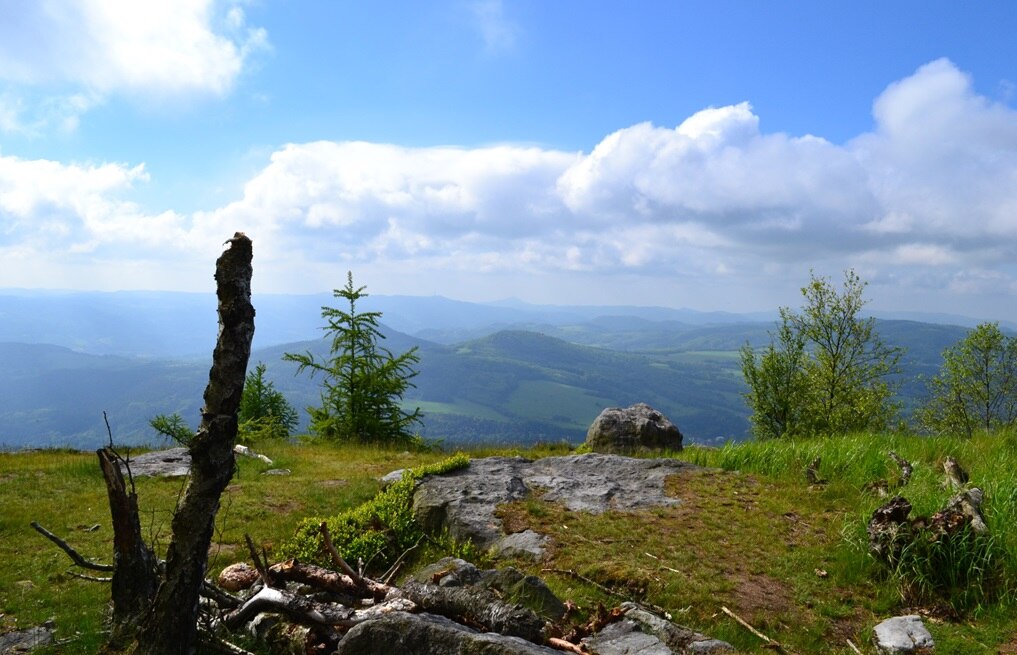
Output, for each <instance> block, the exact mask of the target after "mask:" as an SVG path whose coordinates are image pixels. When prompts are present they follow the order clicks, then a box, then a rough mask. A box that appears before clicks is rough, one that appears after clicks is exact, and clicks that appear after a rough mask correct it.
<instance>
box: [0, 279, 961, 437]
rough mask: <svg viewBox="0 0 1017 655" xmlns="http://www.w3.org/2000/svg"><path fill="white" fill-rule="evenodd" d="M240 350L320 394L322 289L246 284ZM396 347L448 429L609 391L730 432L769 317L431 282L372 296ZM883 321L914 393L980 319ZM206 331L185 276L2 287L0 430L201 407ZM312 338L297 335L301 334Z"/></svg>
mask: <svg viewBox="0 0 1017 655" xmlns="http://www.w3.org/2000/svg"><path fill="white" fill-rule="evenodd" d="M254 303H255V307H256V309H257V312H258V315H257V319H256V322H257V329H256V337H255V351H254V353H253V354H252V357H251V362H252V366H253V365H254V364H255V363H257V362H259V361H262V362H264V363H265V364H266V365H267V368H268V376H269V378H270V379H272V380H273V381H274V382H275V384H276V387H277V388H278V389H279V390H280V391H282V392H283V393H285V394H286V396H287V398H288V399H289V400H290V402H291V403H292V404H293V405H294V406H296V407H298V408H303V407H305V406H308V405H311V404H316V403H317V402H318V392H317V381H315V380H311V379H309V378H308V377H306V376H300V377H296V376H294V371H295V367H294V366H293V365H292V364H290V363H287V362H283V361H281V357H282V354H283V353H284V352H294V351H296V352H303V351H306V350H310V351H312V352H315V353H317V354H319V355H326V354H327V352H326V351H327V344H326V343H325V341H324V340H323V339H320V338H317V337H318V335H319V334H320V329H319V327H320V325H321V319H320V308H321V306H322V305H324V304H329V305H331V304H333V301H332V298H331V296H330V295H326V294H320V295H314V296H279V295H269V296H260V297H259V296H256V297H255V298H254ZM363 309H365V310H374V311H381V312H383V317H382V320H383V322H384V323H385V324H386V327H385V329H384V331H385V333H386V335H387V336H388V338H387V339H386V340H385V342H384V344H383V345H385V346H386V347H388V348H390V349H391V350H393V351H394V352H401V351H403V350H406V349H408V348H410V347H414V346H415V347H418V348H419V354H420V357H421V362H420V365H419V370H420V374H419V376H418V377H417V378H416V379H415V380H414V382H415V383H416V385H417V386H416V388H415V389H413V390H412V391H411V392H410V393H409V394H407V397H406V401H407V403H408V404H411V405H414V406H417V405H419V406H420V407H421V408H422V409H423V411H424V415H425V423H424V426H423V428H422V434H423V435H424V436H425V437H428V438H432V439H441V440H444V441H445V442H448V443H456V442H516V443H532V442H534V441H540V440H550V441H558V440H562V439H565V440H569V441H572V442H578V441H581V440H582V439H583V437H584V436H585V431H586V427H587V426H588V425H589V424H590V422H592V420H593V419H594V418H595V417H596V415H597V414H598V413H599V412H600V411H601V410H602V409H603V408H605V407H609V406H624V405H628V404H632V403H635V402H648V403H650V404H651V405H653V406H654V407H657V408H658V409H660V410H661V411H663V412H664V413H665V414H667V415H668V416H669V417H670V418H671V419H672V420H673V421H674V422H675V423H676V424H677V425H678V426H679V428H680V429H681V430H682V431H683V433H684V434H685V435H686V437H687V439H689V440H691V441H699V442H711V443H713V442H719V441H723V440H726V439H735V440H738V439H742V438H744V437H745V436H746V434H747V430H748V410H747V408H746V406H745V403H744V400H743V398H742V393H743V392H744V383H743V381H742V378H741V373H740V365H739V360H738V349H739V348H740V347H741V346H742V345H744V344H745V343H751V344H753V345H756V346H759V345H764V344H765V343H767V342H768V340H769V337H768V331H769V330H770V329H772V327H773V320H774V317H773V316H766V315H745V316H741V315H735V314H724V313H698V312H694V311H692V310H678V309H667V308H656V307H649V308H647V307H548V306H537V305H527V304H525V303H520V302H517V301H506V302H503V303H497V304H476V303H467V302H461V301H454V300H449V299H447V298H441V297H437V296H435V297H411V296H370V297H369V298H368V299H367V302H365V303H364V305H363ZM949 320H952V321H953V322H954V323H956V324H955V325H945V324H941V323H933V322H917V321H905V320H880V321H879V330H880V334H881V335H882V336H883V337H884V339H885V340H886V341H887V342H889V343H892V344H895V345H902V346H905V347H907V348H908V354H907V356H906V358H905V361H904V365H905V375H904V376H903V385H902V388H901V396H902V399H903V400H904V402H905V405H906V406H913V405H914V404H915V403H916V402H918V400H919V399H920V397H921V395H922V393H923V389H924V387H923V385H922V383H921V382H920V380H919V376H930V375H933V374H935V373H936V372H937V371H938V368H939V365H940V362H941V353H942V351H943V349H944V348H946V347H947V346H949V345H952V344H953V343H955V342H956V341H958V340H959V339H961V338H963V336H964V335H965V334H966V327H965V326H970V325H974V324H975V323H976V321H972V320H971V319H963V318H961V317H949ZM215 334H216V316H215V299H214V297H207V296H205V295H199V294H181V293H140V292H130V293H60V292H47V293H36V292H0V447H8V448H11V447H25V446H43V445H46V446H70V447H77V448H94V447H97V446H99V445H101V444H102V443H105V441H106V440H107V436H106V428H105V425H104V423H103V419H102V412H103V410H106V412H107V414H108V416H109V419H110V423H111V427H112V429H113V431H114V437H115V438H116V440H117V441H118V442H128V443H147V442H152V441H153V440H155V439H156V436H155V434H154V432H153V431H152V430H151V429H150V428H149V427H148V419H149V418H151V417H152V416H154V415H155V414H166V413H173V412H180V413H181V414H182V415H183V416H184V417H185V418H186V419H188V420H189V421H191V422H192V423H196V422H197V416H198V410H199V408H200V405H201V393H202V391H203V389H204V385H205V382H206V379H207V374H208V366H209V363H210V357H211V349H212V346H213V343H214V339H215ZM309 339H310V340H309Z"/></svg>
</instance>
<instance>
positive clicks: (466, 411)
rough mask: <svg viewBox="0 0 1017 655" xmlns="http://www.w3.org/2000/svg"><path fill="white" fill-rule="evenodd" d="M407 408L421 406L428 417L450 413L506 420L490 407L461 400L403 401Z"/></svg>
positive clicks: (421, 409)
mask: <svg viewBox="0 0 1017 655" xmlns="http://www.w3.org/2000/svg"><path fill="white" fill-rule="evenodd" d="M403 407H404V408H405V409H408V410H411V411H412V409H413V408H414V407H419V408H420V411H421V412H423V413H424V416H425V417H426V416H427V415H428V414H450V415H454V416H469V417H472V418H481V419H489V420H492V421H505V420H507V419H506V417H505V416H503V415H501V414H499V413H498V412H497V411H495V410H494V409H492V408H490V407H485V406H483V405H478V404H477V403H471V402H469V401H465V400H460V401H456V402H454V403H440V402H435V401H431V400H407V401H404V402H403Z"/></svg>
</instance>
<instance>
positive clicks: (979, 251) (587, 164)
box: [0, 60, 1017, 302]
mask: <svg viewBox="0 0 1017 655" xmlns="http://www.w3.org/2000/svg"><path fill="white" fill-rule="evenodd" d="M873 115H874V117H875V128H874V130H873V131H872V132H871V133H867V134H862V135H859V136H858V137H857V138H855V139H853V140H852V141H850V142H848V143H847V144H844V145H838V144H833V143H831V142H829V141H826V140H825V139H823V138H821V137H819V136H813V135H788V134H782V133H766V132H764V131H762V130H761V128H760V120H759V117H758V116H757V115H756V114H755V113H754V112H753V110H752V107H751V106H750V105H749V104H748V103H741V104H737V105H732V106H726V107H712V108H706V109H703V110H702V111H700V112H697V113H696V114H694V115H692V116H689V117H688V118H686V119H685V120H683V121H682V122H681V123H680V124H678V125H677V126H676V127H673V128H671V127H660V126H655V125H652V124H649V123H642V124H638V125H633V126H630V127H626V128H623V129H620V130H618V131H617V132H614V133H613V134H610V135H607V136H606V137H604V138H603V139H602V140H601V142H600V143H598V144H596V146H595V147H593V148H592V150H591V151H589V152H587V153H582V152H580V153H571V152H562V151H556V150H550V149H545V148H539V147H524V146H517V145H501V146H490V147H482V148H455V147H431V148H406V147H401V146H397V145H392V144H378V143H366V142H343V143H334V142H327V141H321V142H312V143H298V144H290V145H287V146H285V147H283V148H280V149H279V150H277V151H276V152H275V153H273V154H272V156H271V160H270V161H269V163H268V164H267V165H266V166H265V167H264V168H263V169H262V170H261V171H260V172H259V173H257V174H256V175H255V176H254V177H252V178H251V179H250V180H249V181H248V182H247V184H246V185H245V187H244V189H243V193H242V195H241V197H239V198H238V199H237V200H236V201H234V202H232V203H230V204H228V205H226V206H223V207H219V208H213V209H210V210H208V211H204V212H198V213H195V214H193V215H187V216H185V215H180V214H177V213H174V212H166V213H164V214H160V215H154V216H153V215H149V214H146V213H144V212H143V211H141V209H140V208H138V207H136V206H134V205H133V204H131V203H130V202H128V201H127V200H124V199H123V198H124V197H126V196H128V195H129V191H130V188H131V186H132V185H133V184H136V183H149V182H147V176H146V173H145V172H144V169H143V168H142V167H140V166H134V167H131V166H126V165H120V164H106V165H102V166H92V167H82V166H71V165H61V164H56V163H54V162H29V161H21V160H16V159H13V158H5V159H3V160H2V161H0V215H2V216H4V218H3V220H4V221H6V222H5V223H3V224H2V225H3V230H4V243H5V244H6V245H7V247H8V248H42V246H41V245H40V244H42V243H44V242H45V243H46V244H48V245H51V244H53V243H56V244H58V247H64V248H66V249H68V251H70V250H71V249H73V250H74V251H75V252H79V253H83V252H95V253H107V252H109V253H112V252H113V251H114V250H115V248H116V247H120V246H122V245H124V244H133V245H134V246H135V247H136V248H137V249H138V251H139V252H141V253H149V254H151V256H153V257H155V255H154V254H152V253H154V250H153V249H154V248H155V247H156V246H155V245H153V242H152V241H151V240H150V238H149V237H150V231H151V230H152V229H153V228H157V229H158V231H160V232H161V233H163V234H165V235H171V237H172V238H171V239H163V241H162V242H161V243H162V246H161V247H164V248H167V247H168V248H170V249H172V250H173V252H172V253H170V254H168V255H167V256H168V257H175V258H177V259H176V261H184V260H187V261H193V260H188V259H187V258H188V257H191V256H194V257H197V256H198V255H199V254H200V256H201V257H202V258H207V257H209V256H210V255H209V251H208V249H209V248H214V247H217V245H218V244H219V243H221V239H222V238H223V235H224V234H230V233H232V231H233V230H235V229H243V230H246V231H247V232H248V233H250V234H252V235H253V236H255V238H256V243H257V244H258V256H259V258H260V260H259V261H260V262H261V266H262V269H260V270H267V271H268V276H269V277H270V278H271V279H272V280H274V281H275V282H276V283H277V284H276V288H278V289H279V290H282V289H285V288H287V284H289V285H295V286H296V288H300V289H301V290H311V289H308V288H307V285H309V284H312V283H314V282H315V281H317V280H318V279H319V277H318V276H320V277H321V278H322V279H324V278H325V277H328V278H329V279H331V280H333V281H334V280H335V279H340V278H341V275H339V274H338V273H341V272H342V271H343V270H345V268H346V267H350V266H358V265H362V264H370V265H371V266H372V267H388V268H390V269H399V270H400V271H401V272H402V273H403V274H404V275H405V276H407V277H410V276H417V277H426V276H429V275H436V274H443V275H446V276H453V277H458V278H460V279H478V278H479V277H482V276H484V275H490V276H492V277H491V279H494V278H495V277H497V276H500V277H498V279H500V280H504V279H511V278H512V276H516V277H519V276H522V275H537V276H545V279H546V276H551V275H567V276H571V277H570V278H569V279H571V280H573V284H575V280H579V279H587V280H596V281H597V282H596V284H600V283H601V282H604V281H606V280H610V279H611V278H614V279H632V277H631V276H648V279H652V280H654V281H655V283H661V281H663V280H680V281H682V282H683V283H684V284H685V285H686V288H688V287H690V285H695V286H696V287H701V288H702V289H707V290H711V291H708V292H707V291H704V293H714V292H713V291H712V290H713V289H716V288H719V285H721V284H723V282H721V281H722V280H729V281H730V282H729V284H732V285H734V286H736V287H737V288H740V289H741V290H742V291H743V292H745V293H750V294H751V293H755V292H756V291H758V292H759V293H763V292H765V291H766V290H767V289H768V287H772V286H777V285H781V284H782V285H784V287H785V288H792V289H793V288H796V287H797V286H798V285H800V283H801V281H802V278H803V276H804V275H805V274H807V271H808V269H809V268H816V269H817V270H818V271H819V272H821V273H824V272H825V273H829V274H833V275H838V273H839V270H840V269H842V268H846V267H856V268H859V270H860V272H862V273H863V275H864V276H865V277H866V278H867V279H872V280H874V281H877V282H879V281H886V282H887V284H892V285H894V286H896V287H899V288H902V289H908V288H910V289H912V290H914V291H915V293H918V292H919V291H920V292H922V293H925V292H926V291H927V290H928V289H931V288H933V287H935V288H938V289H940V290H942V291H943V292H944V293H956V294H977V293H983V294H988V293H996V294H1005V293H1012V290H1013V289H1014V288H1017V283H1015V279H1017V278H1015V275H1017V271H1015V270H1014V267H1013V265H1012V264H1011V262H1012V261H1014V256H1015V255H1017V253H1015V252H1014V250H1015V247H1014V245H1013V244H1015V243H1017V241H1015V240H1014V237H1017V112H1015V111H1014V110H1012V109H1010V108H1009V107H1007V106H1005V105H1003V104H1000V103H998V102H993V101H991V100H989V99H987V98H985V97H983V96H980V95H978V94H977V93H976V92H975V91H974V89H973V87H972V84H971V80H970V79H969V77H968V76H967V75H965V74H964V73H963V72H961V71H959V70H958V69H957V68H956V66H954V65H953V64H952V63H950V62H949V61H946V60H940V61H935V62H932V63H930V64H928V65H926V66H923V67H922V68H920V69H918V70H917V71H916V72H915V73H914V74H913V75H912V76H910V77H908V78H906V79H903V80H900V81H898V82H895V83H893V84H891V85H890V86H888V87H887V89H886V90H885V91H884V92H883V93H882V94H881V95H880V96H879V97H878V98H877V99H876V100H875V102H874V104H873ZM30 167H37V169H33V171H32V173H31V174H29V173H27V172H26V171H28V170H29V168H30ZM51 180H52V181H54V183H52V184H51V183H49V181H51ZM151 183H155V182H151ZM167 243H168V244H169V245H168V246H167V245H166V244H167ZM146 256H147V255H146ZM337 272H338V273H337ZM0 283H9V282H8V281H7V280H4V281H0ZM605 283H606V282H605ZM324 286H326V285H325V284H320V285H318V287H317V288H322V287H324ZM754 290H755V291H754ZM487 295H488V296H492V295H501V293H500V292H497V291H491V292H489V293H488V294H487ZM785 298H786V297H785ZM793 299H794V297H792V301H793ZM560 300H568V299H567V298H562V299H560ZM784 302H787V300H784Z"/></svg>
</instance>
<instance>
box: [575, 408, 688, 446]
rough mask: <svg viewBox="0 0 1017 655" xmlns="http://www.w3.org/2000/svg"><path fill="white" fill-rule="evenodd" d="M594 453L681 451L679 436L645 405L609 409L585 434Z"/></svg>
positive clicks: (672, 425) (662, 416) (672, 426)
mask: <svg viewBox="0 0 1017 655" xmlns="http://www.w3.org/2000/svg"><path fill="white" fill-rule="evenodd" d="M586 443H587V445H589V446H590V448H591V449H592V450H593V451H594V452H599V453H618V454H622V455H630V454H633V453H637V452H642V451H646V450H664V449H666V450H681V449H682V433H681V432H680V431H679V430H678V428H677V426H675V424H674V423H672V422H671V421H670V420H668V418H667V417H666V416H664V415H663V414H661V413H660V412H658V411H657V410H655V409H654V408H652V407H650V406H649V405H647V404H646V403H637V404H635V405H632V406H631V407H626V408H621V407H609V408H607V409H605V410H604V411H602V412H601V413H600V416H598V417H597V418H596V419H594V421H593V423H592V424H591V425H590V429H589V430H587V431H586Z"/></svg>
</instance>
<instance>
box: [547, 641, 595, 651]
mask: <svg viewBox="0 0 1017 655" xmlns="http://www.w3.org/2000/svg"><path fill="white" fill-rule="evenodd" d="M547 645H548V646H550V647H551V648H555V649H557V650H564V651H568V652H570V653H576V655H586V653H588V652H589V651H588V650H586V649H585V647H584V646H581V645H579V644H573V643H572V642H571V641H565V640H564V639H559V638H558V637H551V638H550V639H548V640H547Z"/></svg>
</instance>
